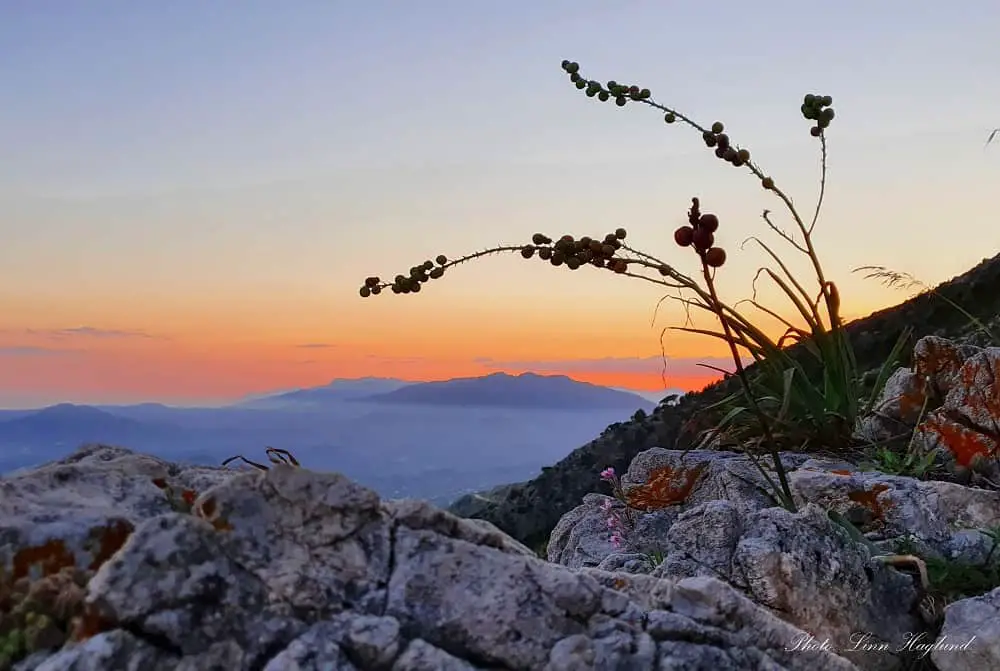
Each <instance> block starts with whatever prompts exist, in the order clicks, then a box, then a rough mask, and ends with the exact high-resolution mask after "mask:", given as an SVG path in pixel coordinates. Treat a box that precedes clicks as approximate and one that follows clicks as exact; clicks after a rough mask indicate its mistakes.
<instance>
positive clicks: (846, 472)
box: [830, 468, 851, 475]
mask: <svg viewBox="0 0 1000 671" xmlns="http://www.w3.org/2000/svg"><path fill="white" fill-rule="evenodd" d="M830 472H831V473H833V474H834V475H851V471H849V470H847V469H846V468H838V469H836V470H832V471H830Z"/></svg>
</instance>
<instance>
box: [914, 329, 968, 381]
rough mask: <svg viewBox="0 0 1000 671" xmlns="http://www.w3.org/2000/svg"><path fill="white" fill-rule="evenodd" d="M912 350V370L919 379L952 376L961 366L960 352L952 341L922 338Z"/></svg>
mask: <svg viewBox="0 0 1000 671" xmlns="http://www.w3.org/2000/svg"><path fill="white" fill-rule="evenodd" d="M918 345H919V346H918V347H916V348H914V352H913V372H914V373H915V374H916V375H917V376H918V378H921V379H932V380H935V379H939V378H941V377H943V376H949V377H950V376H954V375H955V374H957V373H958V370H959V369H960V368H961V367H962V363H963V361H962V352H961V350H960V349H959V348H958V347H956V346H955V344H954V343H952V342H950V341H947V340H943V339H939V338H923V339H921V340H920V341H919V343H918Z"/></svg>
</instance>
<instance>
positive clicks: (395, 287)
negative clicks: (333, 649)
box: [389, 284, 399, 294]
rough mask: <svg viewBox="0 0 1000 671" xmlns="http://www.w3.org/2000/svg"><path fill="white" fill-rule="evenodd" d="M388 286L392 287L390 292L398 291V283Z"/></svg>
mask: <svg viewBox="0 0 1000 671" xmlns="http://www.w3.org/2000/svg"><path fill="white" fill-rule="evenodd" d="M389 288H390V289H392V293H394V294H398V293H399V285H398V284H393V285H392V286H391V287H389Z"/></svg>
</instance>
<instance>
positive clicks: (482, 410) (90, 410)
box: [0, 373, 655, 505]
mask: <svg viewBox="0 0 1000 671" xmlns="http://www.w3.org/2000/svg"><path fill="white" fill-rule="evenodd" d="M654 406H655V403H654V402H653V401H650V400H648V399H646V398H643V397H642V396H640V395H638V394H635V393H632V392H629V391H623V390H617V389H610V388H607V387H601V386H598V385H594V384H588V383H585V382H577V381H574V380H571V379H570V378H568V377H564V376H561V375H555V376H544V375H535V374H531V373H525V374H522V375H507V374H505V373H496V374H492V375H486V376H484V377H478V378H460V379H454V380H446V381H443V382H417V383H415V382H409V381H406V380H397V379H387V378H362V379H355V380H333V381H332V382H330V383H329V384H326V385H322V386H319V387H313V388H308V389H298V390H293V391H286V390H283V391H281V392H276V393H274V394H271V395H266V396H264V395H260V396H257V397H256V398H247V399H243V400H242V401H240V402H238V403H235V404H232V405H229V406H223V407H214V408H205V407H173V406H168V405H163V404H160V403H137V404H132V405H101V406H97V407H95V406H87V405H72V404H69V403H63V404H59V405H54V406H50V407H47V408H41V409H35V410H6V411H4V410H0V474H3V473H7V472H10V471H13V470H16V469H20V468H25V467H30V466H34V465H38V464H40V463H44V462H45V461H50V460H52V459H57V458H60V457H63V456H65V455H66V454H67V453H69V452H71V451H72V450H74V449H75V448H76V447H77V446H79V445H81V444H83V443H87V442H103V443H110V444H117V445H124V446H126V447H131V448H133V449H136V450H141V451H145V452H149V453H152V454H158V455H161V456H163V457H164V458H167V459H170V460H173V461H188V462H195V463H204V464H219V463H221V462H222V461H223V460H224V459H226V458H228V457H231V456H233V455H235V454H243V455H245V456H247V457H248V458H250V459H257V460H261V459H263V449H264V447H265V446H274V447H280V448H284V449H288V450H291V451H292V452H293V453H294V454H295V455H296V456H297V457H298V458H299V460H300V461H301V462H302V463H303V464H304V465H306V466H308V467H310V468H315V469H318V470H336V471H340V472H342V473H344V474H345V475H348V476H349V477H351V478H353V479H355V480H357V481H359V482H362V483H365V484H367V485H368V486H370V487H372V488H374V489H375V490H376V491H378V492H379V493H380V494H382V495H383V496H387V497H400V496H407V497H414V498H425V499H431V500H433V501H435V502H436V503H439V504H442V505H444V504H447V503H449V502H450V501H451V500H452V499H454V498H455V497H457V496H460V495H461V494H464V493H467V492H470V491H476V490H482V489H488V488H490V487H492V486H494V485H497V484H499V483H502V482H510V481H517V480H523V479H526V478H530V477H533V476H534V475H535V474H537V473H538V470H539V469H540V468H542V467H543V466H545V465H547V464H550V463H553V462H554V461H558V460H559V459H561V458H563V457H564V456H566V455H567V454H569V453H570V452H571V451H572V450H573V449H575V448H577V447H579V446H580V445H582V444H584V443H586V442H588V441H590V440H592V439H593V438H595V437H596V436H597V435H599V434H600V433H601V432H602V431H604V430H605V428H607V426H608V425H610V424H613V423H616V422H621V421H626V420H628V419H629V418H630V417H632V416H633V415H634V414H635V412H636V411H637V410H640V409H642V410H645V411H647V412H648V411H650V410H651V409H652V408H653V407H654ZM0 477H2V475H0Z"/></svg>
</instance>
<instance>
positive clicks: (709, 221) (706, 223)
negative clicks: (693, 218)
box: [698, 212, 719, 233]
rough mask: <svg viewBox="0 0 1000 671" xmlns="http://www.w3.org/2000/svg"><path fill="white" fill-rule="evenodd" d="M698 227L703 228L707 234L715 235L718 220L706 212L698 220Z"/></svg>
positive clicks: (717, 228)
mask: <svg viewBox="0 0 1000 671" xmlns="http://www.w3.org/2000/svg"><path fill="white" fill-rule="evenodd" d="M698 227H699V228H704V229H705V230H706V231H708V232H709V233H715V232H716V231H717V230H719V218H718V217H717V216H715V215H714V214H710V213H708V212H706V213H705V214H703V215H701V216H700V217H699V218H698Z"/></svg>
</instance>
